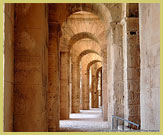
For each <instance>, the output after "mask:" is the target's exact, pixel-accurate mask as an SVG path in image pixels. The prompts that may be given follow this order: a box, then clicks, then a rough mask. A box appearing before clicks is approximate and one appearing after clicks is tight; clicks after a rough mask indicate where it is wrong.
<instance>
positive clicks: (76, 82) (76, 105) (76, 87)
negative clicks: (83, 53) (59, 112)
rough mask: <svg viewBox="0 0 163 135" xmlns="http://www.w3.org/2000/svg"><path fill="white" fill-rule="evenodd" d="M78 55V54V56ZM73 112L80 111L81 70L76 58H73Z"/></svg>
mask: <svg viewBox="0 0 163 135" xmlns="http://www.w3.org/2000/svg"><path fill="white" fill-rule="evenodd" d="M76 57H77V56H76ZM71 111H72V113H79V112H80V71H79V64H78V61H77V59H76V58H74V59H72V110H71Z"/></svg>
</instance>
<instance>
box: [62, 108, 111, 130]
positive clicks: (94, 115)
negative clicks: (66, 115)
mask: <svg viewBox="0 0 163 135" xmlns="http://www.w3.org/2000/svg"><path fill="white" fill-rule="evenodd" d="M109 129H110V127H109V124H108V122H107V121H103V118H102V108H91V109H90V110H80V113H73V114H70V119H68V120H60V132H104V131H109Z"/></svg>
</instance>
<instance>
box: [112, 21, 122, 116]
mask: <svg viewBox="0 0 163 135" xmlns="http://www.w3.org/2000/svg"><path fill="white" fill-rule="evenodd" d="M111 27H112V32H113V33H112V34H113V43H112V47H113V50H112V51H113V59H114V60H113V102H112V103H113V115H117V116H119V117H123V116H124V87H123V46H122V45H123V44H122V35H123V27H122V25H121V24H120V23H119V22H112V23H111Z"/></svg>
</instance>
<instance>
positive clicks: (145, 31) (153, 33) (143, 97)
mask: <svg viewBox="0 0 163 135" xmlns="http://www.w3.org/2000/svg"><path fill="white" fill-rule="evenodd" d="M139 8H140V10H139V11H140V12H139V13H140V20H139V23H140V49H141V51H140V58H141V71H140V101H141V102H140V106H141V109H140V110H141V129H143V130H157V131H158V130H160V4H159V3H157V4H156V3H155V4H154V3H148V4H143V3H141V4H139Z"/></svg>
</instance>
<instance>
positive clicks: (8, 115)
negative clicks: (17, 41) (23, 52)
mask: <svg viewBox="0 0 163 135" xmlns="http://www.w3.org/2000/svg"><path fill="white" fill-rule="evenodd" d="M4 5H5V6H4V13H3V15H4V19H5V20H4V23H5V25H4V33H3V34H4V35H3V36H4V38H3V39H4V56H3V57H4V68H3V65H2V64H1V69H2V68H3V69H4V71H3V73H4V82H3V83H4V84H3V86H4V115H3V116H4V127H3V130H4V131H5V132H12V131H13V89H14V4H9V3H6V4H4ZM1 47H2V46H1ZM1 86H2V85H1ZM0 88H1V89H2V87H0Z"/></svg>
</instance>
